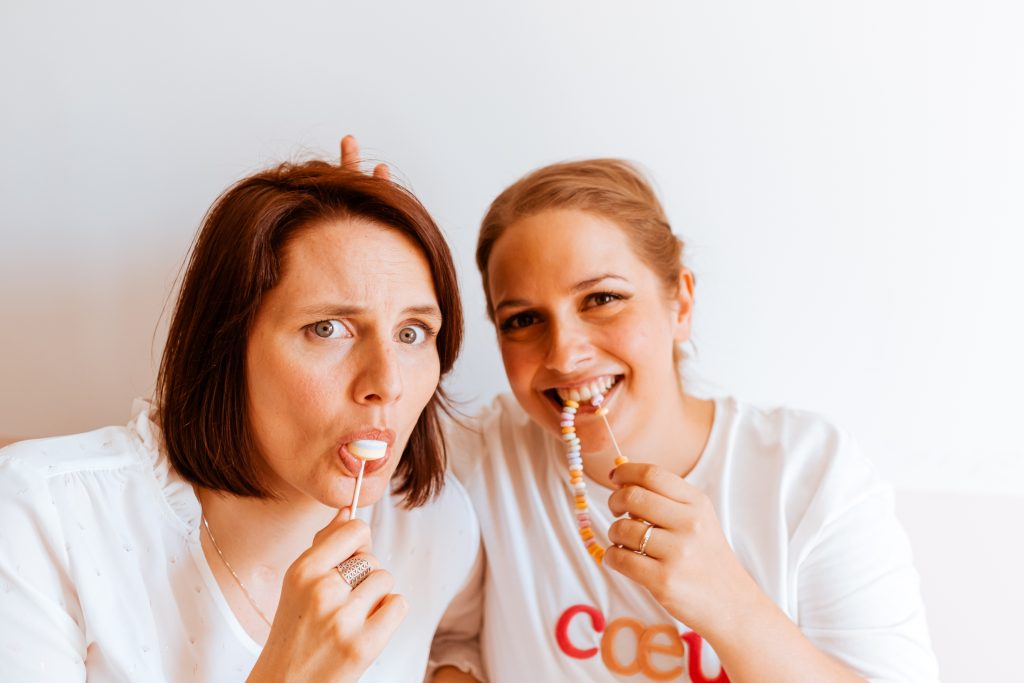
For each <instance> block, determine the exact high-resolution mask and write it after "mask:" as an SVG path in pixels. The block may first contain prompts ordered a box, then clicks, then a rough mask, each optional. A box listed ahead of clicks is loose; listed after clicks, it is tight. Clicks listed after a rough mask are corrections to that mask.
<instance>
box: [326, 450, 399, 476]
mask: <svg viewBox="0 0 1024 683" xmlns="http://www.w3.org/2000/svg"><path fill="white" fill-rule="evenodd" d="M338 457H339V458H340V459H341V464H342V465H343V466H344V467H345V470H346V472H347V473H348V475H349V476H351V477H358V476H359V467H360V465H361V464H362V463H363V462H364V461H363V460H360V459H359V458H357V457H355V456H354V455H352V454H351V453H349V452H348V446H347V445H346V444H342V445H341V448H339V449H338ZM390 459H391V446H390V445H388V449H387V453H385V455H384V457H383V458H377V459H376V460H366V461H365V462H366V469H364V470H363V476H364V477H365V476H366V475H368V474H373V473H374V472H376V471H377V470H379V469H381V468H383V467H384V466H385V465H387V463H388V461H389V460H390Z"/></svg>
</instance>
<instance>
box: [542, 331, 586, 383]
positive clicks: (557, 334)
mask: <svg viewBox="0 0 1024 683" xmlns="http://www.w3.org/2000/svg"><path fill="white" fill-rule="evenodd" d="M550 329H551V333H550V336H549V339H548V344H549V346H548V352H547V357H546V358H545V365H546V366H547V367H548V368H549V369H550V370H554V371H555V372H558V373H562V374H569V373H572V372H575V371H576V370H577V369H578V368H579V367H580V366H581V365H583V364H585V363H586V362H588V361H590V360H592V359H593V356H594V352H593V351H594V348H593V346H592V345H591V343H590V338H589V337H588V336H587V334H586V330H584V329H582V328H581V326H580V325H578V324H573V323H571V322H566V323H555V324H552V325H551V328H550Z"/></svg>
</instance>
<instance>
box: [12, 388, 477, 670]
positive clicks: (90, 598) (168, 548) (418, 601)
mask: <svg viewBox="0 0 1024 683" xmlns="http://www.w3.org/2000/svg"><path fill="white" fill-rule="evenodd" d="M158 443H159V437H158V430H157V427H156V425H154V423H153V422H152V421H151V420H150V416H149V410H148V406H147V405H146V404H145V403H143V402H137V403H136V406H135V417H134V418H133V420H132V422H131V423H130V424H129V425H128V426H127V427H107V428H104V429H99V430H96V431H94V432H89V433H86V434H77V435H74V436H66V437H57V438H51V439H40V440H35V441H23V442H20V443H17V444H14V445H12V446H9V447H7V448H5V449H3V450H0V680H2V681H4V682H5V683H17V682H21V681H25V682H28V681H32V682H35V683H38V682H47V681H54V682H57V681H60V682H61V683H67V682H70V681H91V682H113V681H132V682H137V681H217V682H224V681H242V680H244V679H245V678H246V677H247V675H248V673H249V671H250V669H251V668H252V666H253V664H254V663H255V661H256V659H257V657H258V656H259V654H260V650H261V647H260V645H259V644H257V643H256V642H255V641H253V639H252V638H251V637H250V636H249V635H248V634H247V633H246V632H245V630H244V629H243V628H242V626H241V624H240V623H239V622H238V620H237V619H236V618H235V615H234V613H233V612H232V611H231V609H230V608H229V607H228V604H227V602H226V600H225V598H224V596H223V594H222V593H221V591H220V588H219V586H218V584H217V582H216V580H215V579H214V577H213V573H212V572H211V570H210V566H209V565H208V564H207V561H206V557H205V555H204V553H203V550H202V548H201V546H200V542H199V538H200V537H199V524H200V506H199V502H198V500H197V499H196V496H195V494H194V492H193V489H192V487H191V485H190V484H189V483H188V482H186V481H184V480H183V479H182V478H181V477H180V476H179V475H178V474H177V473H176V472H175V471H174V470H173V469H172V468H171V466H170V462H169V460H168V458H167V456H166V454H165V453H163V452H162V451H161V450H160V448H159V447H158ZM400 503H401V498H400V497H394V496H393V497H392V498H391V499H390V500H382V501H381V502H379V503H378V504H376V505H374V506H373V508H372V512H368V511H367V510H366V509H365V508H364V509H362V510H360V514H359V516H360V517H362V518H363V519H365V520H366V521H367V522H368V523H369V524H370V526H371V528H372V530H373V540H374V552H375V554H376V555H377V556H378V557H380V559H381V562H382V564H383V565H384V566H385V567H386V568H387V569H388V570H389V571H391V572H392V573H393V574H394V575H395V578H396V586H395V588H394V591H395V592H398V593H402V594H403V595H404V596H405V597H406V599H407V601H408V603H409V607H410V609H409V614H408V616H407V617H406V619H405V621H404V622H403V624H402V625H401V627H400V628H399V629H398V631H397V632H396V634H395V636H394V637H393V639H392V640H391V642H390V643H389V644H388V646H387V648H386V649H385V650H384V652H383V653H382V654H381V656H380V657H379V658H378V660H377V661H376V662H375V663H374V664H373V666H371V668H370V669H369V670H368V671H367V673H366V674H365V675H364V676H363V678H362V680H363V681H366V682H368V683H375V682H379V683H384V682H387V683H394V682H395V681H420V680H422V679H423V676H424V671H425V669H426V666H427V657H428V653H429V649H430V643H431V638H432V636H433V634H434V631H435V629H436V628H437V625H438V622H439V621H440V619H441V616H442V615H443V614H444V612H445V610H446V608H447V606H448V603H449V602H450V601H451V599H452V598H453V597H454V596H455V594H456V593H457V592H458V591H459V590H460V589H461V588H462V587H463V585H464V584H465V583H466V582H467V580H468V577H469V575H470V572H471V570H472V569H473V567H474V564H475V562H476V561H477V556H478V553H479V527H478V525H477V521H476V517H475V515H474V513H473V510H472V508H471V506H470V503H469V500H468V497H467V495H466V492H465V491H464V490H463V488H462V486H461V485H460V484H459V483H458V481H456V480H455V478H454V477H452V476H449V477H448V480H447V485H446V486H445V487H444V490H443V492H442V493H441V495H440V496H438V497H437V498H435V499H434V500H433V501H431V502H430V503H428V504H426V505H424V506H422V507H420V508H416V509H413V510H406V509H404V508H403V507H401V505H400Z"/></svg>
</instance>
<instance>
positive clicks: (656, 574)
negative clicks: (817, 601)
mask: <svg viewBox="0 0 1024 683" xmlns="http://www.w3.org/2000/svg"><path fill="white" fill-rule="evenodd" d="M612 483H613V484H615V485H617V486H619V489H618V490H617V491H615V492H614V493H612V495H611V497H610V498H609V499H608V507H609V508H610V509H611V511H612V513H613V514H615V515H616V516H620V515H626V514H627V513H628V514H629V515H630V517H632V518H623V519H619V520H616V521H615V522H614V523H613V524H612V525H611V527H610V528H609V529H608V539H609V540H610V541H611V542H612V543H614V544H615V546H611V547H609V548H608V551H607V554H606V555H605V558H604V562H605V564H606V565H607V566H608V567H610V568H612V569H614V570H616V571H618V572H620V573H622V574H624V575H626V576H628V577H629V578H631V579H633V580H634V581H636V582H637V583H639V584H641V585H643V586H644V587H645V588H647V590H649V591H650V593H651V595H652V596H654V598H655V600H657V601H658V602H659V603H661V605H662V606H663V607H664V608H665V609H666V610H668V612H669V613H670V614H671V615H672V616H674V617H675V618H676V619H679V620H680V621H682V622H684V623H685V624H686V625H687V626H689V627H690V628H693V629H694V630H696V631H697V632H699V633H701V634H705V633H708V632H709V631H714V630H715V627H716V626H719V627H721V626H722V625H723V624H724V623H727V622H728V619H729V618H730V615H736V616H739V615H740V614H742V611H743V609H744V608H745V606H746V605H749V604H750V601H752V600H753V601H759V600H760V598H761V596H762V595H763V594H762V592H761V590H760V588H758V586H757V584H756V583H755V582H754V580H753V579H752V578H751V576H750V575H749V574H748V573H747V571H746V570H745V569H744V568H743V566H742V565H741V564H740V562H739V560H738V559H737V558H736V555H735V554H734V553H733V551H732V548H731V547H730V546H729V542H728V541H727V540H726V538H725V534H724V533H723V532H722V527H721V525H720V524H719V522H718V517H717V516H716V515H715V510H714V507H713V506H712V504H711V501H710V500H708V497H707V496H705V495H704V493H702V492H701V491H700V490H698V489H697V488H695V487H694V486H692V485H690V484H688V483H687V482H686V481H685V480H684V479H683V478H682V477H680V476H679V475H677V474H674V473H672V472H669V471H668V470H665V469H663V468H660V467H656V466H654V465H645V464H641V463H626V464H624V465H620V466H619V467H617V468H616V469H615V471H614V473H613V475H612ZM640 520H646V521H647V522H649V523H650V524H651V525H653V526H650V525H648V524H647V523H645V522H644V521H640ZM645 535H646V537H647V542H646V544H644V543H643V540H644V537H645ZM642 544H643V550H644V554H642V555H641V554H638V553H637V552H634V551H638V550H640V548H641V545H642ZM616 546H622V547H621V548H620V547H616Z"/></svg>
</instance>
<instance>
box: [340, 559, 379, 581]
mask: <svg viewBox="0 0 1024 683" xmlns="http://www.w3.org/2000/svg"><path fill="white" fill-rule="evenodd" d="M335 569H337V570H338V573H339V574H340V575H341V578H342V579H343V580H344V581H345V583H347V584H348V585H349V586H350V587H352V588H353V589H354V588H355V587H356V586H358V585H359V584H361V583H362V582H363V581H365V580H366V577H367V576H369V575H370V572H372V571H373V567H372V566H370V563H369V562H367V561H366V560H364V559H363V558H361V557H350V558H348V559H347V560H345V561H344V562H342V563H341V564H339V565H338V566H337V567H335Z"/></svg>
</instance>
